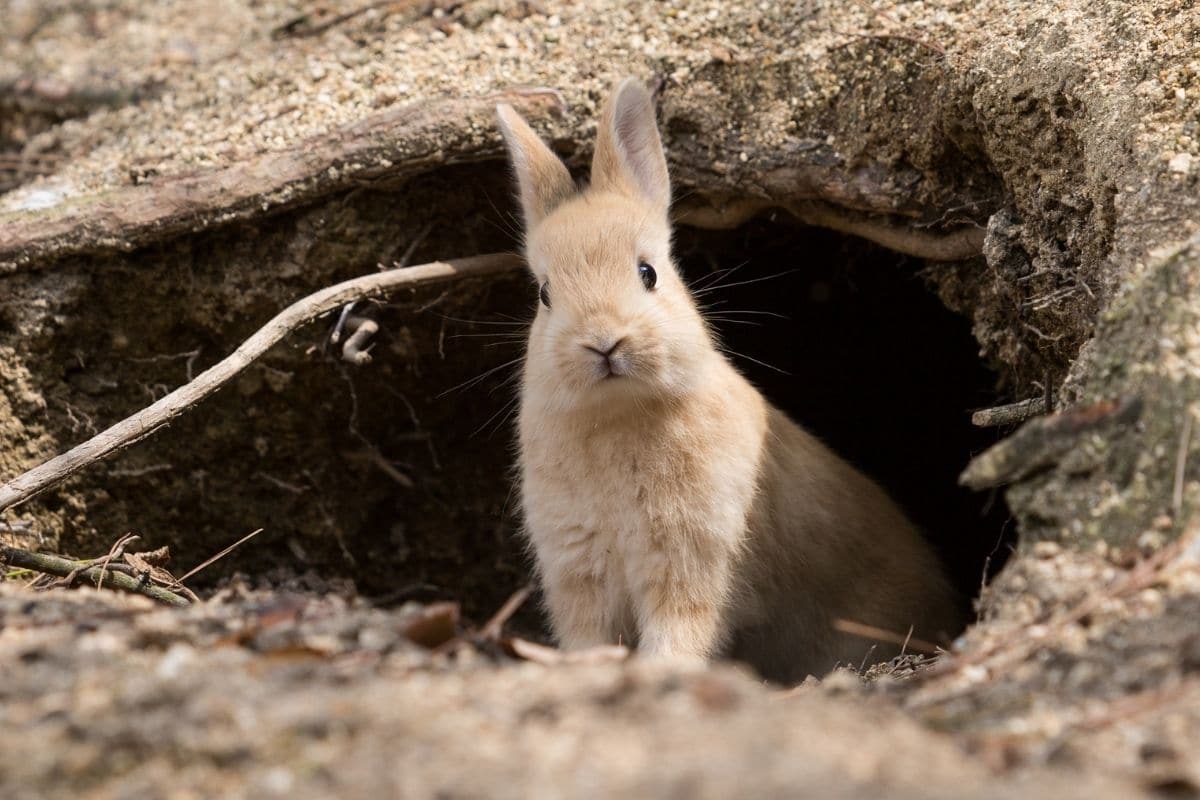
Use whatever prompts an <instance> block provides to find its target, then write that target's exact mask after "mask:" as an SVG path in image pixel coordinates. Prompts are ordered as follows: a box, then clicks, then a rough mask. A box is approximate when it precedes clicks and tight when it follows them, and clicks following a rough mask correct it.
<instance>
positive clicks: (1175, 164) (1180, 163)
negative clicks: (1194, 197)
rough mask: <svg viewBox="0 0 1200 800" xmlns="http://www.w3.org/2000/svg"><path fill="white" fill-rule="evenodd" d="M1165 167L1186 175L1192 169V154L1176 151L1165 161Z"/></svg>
mask: <svg viewBox="0 0 1200 800" xmlns="http://www.w3.org/2000/svg"><path fill="white" fill-rule="evenodd" d="M1167 169H1169V170H1171V172H1175V173H1178V174H1180V175H1186V174H1187V173H1188V172H1190V171H1191V169H1192V154H1191V153H1176V154H1175V155H1174V156H1172V157H1171V160H1170V161H1168V162H1167Z"/></svg>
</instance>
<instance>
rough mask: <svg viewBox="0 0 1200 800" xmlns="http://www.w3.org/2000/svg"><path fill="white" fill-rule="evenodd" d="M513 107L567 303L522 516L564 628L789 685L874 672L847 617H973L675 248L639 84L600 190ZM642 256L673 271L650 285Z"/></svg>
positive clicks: (604, 159) (604, 163)
mask: <svg viewBox="0 0 1200 800" xmlns="http://www.w3.org/2000/svg"><path fill="white" fill-rule="evenodd" d="M498 113H499V117H500V124H501V129H502V132H503V133H504V136H505V139H506V141H507V143H508V146H509V150H510V152H511V155H512V161H513V165H514V169H515V171H516V175H517V182H518V185H519V190H520V195H521V202H522V206H523V208H524V211H525V217H526V228H527V238H526V255H527V258H528V262H529V266H530V269H531V270H532V271H533V274H534V276H535V278H536V280H537V282H538V285H539V286H541V285H542V284H544V283H548V285H547V293H548V296H549V298H550V301H551V303H550V308H549V309H547V308H545V307H544V306H542V305H540V304H539V310H538V314H537V317H536V319H535V320H534V322H533V325H532V329H531V331H530V334H529V345H528V351H527V354H526V359H525V368H524V376H523V378H524V382H523V387H522V393H521V412H520V421H519V439H520V454H521V459H520V466H521V497H522V505H523V509H524V515H525V530H526V532H527V535H528V538H529V541H530V543H531V545H532V547H533V550H534V553H535V555H536V560H537V566H538V571H539V573H540V577H541V581H542V584H543V587H544V589H545V594H546V602H547V606H548V609H549V612H550V616H551V620H552V623H553V627H554V631H555V633H556V635H557V636H558V638H559V640H560V642H561V644H562V645H563V646H565V647H568V648H580V647H587V646H590V645H598V644H602V643H608V642H616V641H623V642H626V643H631V644H636V645H637V647H638V649H639V651H640V652H641V653H642V654H643V655H651V656H658V657H664V658H671V659H683V660H696V661H700V660H705V659H709V658H711V657H714V656H718V655H722V654H728V655H732V656H733V657H736V658H739V659H742V660H745V661H748V662H749V663H751V664H752V665H754V666H755V667H756V668H758V669H759V671H760V672H762V673H763V674H764V675H766V676H768V677H771V678H774V679H777V680H784V681H789V680H797V679H801V678H803V677H804V676H805V675H806V674H808V673H817V674H820V673H822V672H824V671H826V670H828V669H830V668H832V667H833V666H834V665H835V664H836V663H838V662H844V663H845V662H848V663H852V664H854V665H856V666H857V664H858V663H859V661H860V660H861V659H863V657H864V656H865V655H866V654H867V652H868V651H869V649H870V648H871V647H872V646H873V645H875V644H876V643H873V642H870V641H867V640H864V639H862V638H857V637H853V636H848V635H844V634H839V633H838V632H836V631H835V630H834V628H833V627H832V622H833V620H835V619H838V618H844V619H849V620H853V621H856V622H860V623H865V624H868V625H873V626H876V627H878V628H882V629H885V630H888V631H894V632H897V633H899V634H901V635H904V634H906V633H907V632H908V631H909V628H910V626H913V627H915V630H916V635H918V636H921V637H923V638H937V637H939V636H944V635H945V634H953V633H955V632H956V631H957V627H958V610H957V608H956V601H955V596H954V593H953V591H952V590H951V589H950V586H949V584H948V583H947V581H946V579H945V577H944V575H943V573H942V569H941V566H940V565H939V563H938V559H937V558H936V556H935V555H934V554H933V553H932V552H931V551H930V549H929V548H928V546H927V545H926V544H925V542H924V541H923V540H922V538H921V536H920V534H919V533H918V532H917V531H916V530H915V528H914V527H913V525H912V524H911V523H910V522H909V521H908V520H907V519H906V518H905V516H904V514H903V513H902V512H901V511H900V510H899V508H897V506H896V505H895V504H894V503H893V502H892V501H891V500H890V499H889V498H888V497H887V495H886V494H885V493H884V492H883V491H882V490H881V489H880V488H879V487H878V486H876V485H875V484H874V483H872V482H871V481H870V480H869V479H868V478H866V477H864V476H863V475H861V474H860V473H858V472H856V471H855V470H854V469H853V468H852V467H850V466H849V465H848V464H846V463H845V462H844V461H842V460H841V459H839V458H838V457H837V456H836V455H834V454H833V453H832V452H830V451H829V450H828V449H826V448H825V447H824V446H823V445H822V444H821V443H820V442H818V441H817V440H816V439H815V438H813V437H812V436H811V435H809V434H808V433H806V432H805V431H803V430H802V429H800V428H799V427H798V426H796V425H795V424H794V423H792V422H791V421H790V420H789V419H787V417H786V416H785V415H784V414H783V413H782V412H780V411H778V410H776V409H774V408H772V407H771V406H770V405H769V404H768V403H767V402H766V401H765V400H764V399H763V397H762V396H761V395H760V394H759V393H758V391H757V390H756V389H755V388H754V387H753V386H751V385H750V384H749V383H748V382H747V381H746V380H745V379H744V378H743V377H742V376H741V375H740V374H739V373H738V372H737V370H735V369H734V368H733V366H731V365H730V364H729V363H728V362H727V361H726V360H725V358H724V357H723V356H722V355H721V354H720V352H719V351H718V350H717V348H716V346H715V343H714V341H713V338H712V335H711V333H710V331H709V329H708V326H707V325H706V324H705V321H704V319H703V317H702V316H701V314H700V312H699V311H698V309H697V307H696V304H695V302H694V300H693V299H692V296H691V294H690V293H689V291H688V289H687V287H686V286H685V285H684V283H683V281H682V280H681V278H680V275H679V273H678V270H677V268H676V267H675V266H674V264H673V262H672V260H671V252H670V250H671V248H670V239H671V228H670V223H669V221H668V216H667V214H668V206H669V203H670V188H669V182H668V178H667V166H666V160H665V157H664V155H663V150H662V143H661V141H660V140H659V136H658V130H657V127H656V124H655V120H654V110H653V105H652V103H651V99H650V96H649V94H648V93H647V92H646V90H645V89H644V88H643V87H642V86H641V84H639V83H638V82H636V81H633V80H626V81H625V82H624V83H622V84H621V85H620V86H619V87H618V89H617V90H616V92H615V93H614V95H613V97H612V99H611V100H610V101H609V103H608V105H607V107H606V109H605V112H604V114H603V116H602V118H601V120H600V125H599V132H598V138H597V143H596V153H595V157H594V160H593V166H592V181H591V187H590V188H589V189H587V190H585V191H582V192H580V191H577V190H576V188H575V187H574V185H573V184H572V183H571V179H570V176H569V174H568V173H567V170H566V168H565V167H564V166H563V164H562V162H561V161H559V159H558V158H557V157H556V156H555V155H554V154H553V153H552V152H551V151H550V149H549V148H548V147H547V146H546V145H545V144H544V143H543V142H542V141H541V140H540V139H539V138H538V137H537V135H536V134H535V133H534V132H533V131H532V129H530V128H529V126H528V125H527V124H526V123H525V122H524V121H523V120H522V119H521V118H520V116H519V115H517V114H516V112H514V111H513V110H512V109H511V108H509V107H507V106H501V107H500V108H499V109H498ZM640 261H645V262H648V263H649V264H650V265H652V266H653V267H654V269H655V270H656V271H657V276H658V280H657V285H656V286H655V287H654V288H653V289H651V290H647V289H646V288H645V286H644V285H643V283H642V280H641V278H640V277H639V272H638V264H639V262H640ZM614 343H618V344H617V346H616V349H615V350H613V351H612V353H611V356H610V363H611V367H608V366H606V365H605V357H604V355H602V353H603V352H604V351H605V350H607V349H608V348H609V347H610V346H612V345H613V344H614ZM589 348H593V349H589ZM597 351H599V352H597ZM609 369H611V370H612V371H613V372H614V373H615V374H613V375H611V376H608V377H605V375H606V373H607V372H608V371H609ZM893 650H894V648H889V647H887V646H881V647H880V648H879V649H877V650H876V651H875V654H876V655H877V656H879V657H880V658H883V657H886V656H887V655H888V654H890V653H891V652H892V651H893Z"/></svg>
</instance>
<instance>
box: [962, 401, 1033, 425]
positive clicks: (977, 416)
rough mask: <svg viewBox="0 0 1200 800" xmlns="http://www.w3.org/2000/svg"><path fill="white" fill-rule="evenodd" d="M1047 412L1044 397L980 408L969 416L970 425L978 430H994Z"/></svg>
mask: <svg viewBox="0 0 1200 800" xmlns="http://www.w3.org/2000/svg"><path fill="white" fill-rule="evenodd" d="M1048 412H1049V408H1048V407H1047V405H1046V398H1045V397H1033V398H1030V399H1029V400H1020V401H1018V402H1016V403H1009V404H1008V405H1004V406H996V407H995V408H981V409H980V410H978V411H976V412H975V413H974V414H972V415H971V424H972V425H974V426H976V427H978V428H996V427H999V426H1001V425H1018V424H1020V423H1022V422H1024V421H1025V420H1028V419H1033V418H1034V417H1040V416H1041V415H1042V414H1046V413H1048Z"/></svg>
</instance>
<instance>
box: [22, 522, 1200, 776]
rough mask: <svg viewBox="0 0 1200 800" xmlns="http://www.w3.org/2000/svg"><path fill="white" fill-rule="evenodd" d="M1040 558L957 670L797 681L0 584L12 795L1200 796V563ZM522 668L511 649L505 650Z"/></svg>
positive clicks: (503, 637) (285, 603)
mask: <svg viewBox="0 0 1200 800" xmlns="http://www.w3.org/2000/svg"><path fill="white" fill-rule="evenodd" d="M1197 541H1198V540H1196V539H1194V538H1189V539H1186V540H1184V545H1183V546H1181V547H1177V548H1175V549H1173V550H1172V551H1171V553H1170V554H1169V558H1162V559H1160V560H1159V561H1157V562H1145V561H1142V562H1139V563H1138V564H1136V565H1126V566H1120V565H1116V564H1113V563H1111V562H1110V561H1109V560H1108V559H1105V558H1104V557H1102V556H1100V555H1096V554H1091V555H1082V554H1073V555H1069V556H1064V554H1063V553H1061V552H1060V551H1058V550H1057V549H1054V548H1053V547H1042V548H1039V550H1038V552H1037V553H1035V554H1032V555H1031V556H1030V557H1029V558H1028V559H1025V560H1023V561H1021V562H1020V563H1019V564H1017V565H1015V566H1013V567H1011V568H1010V569H1008V570H1007V571H1006V572H1005V573H1004V575H1003V576H1002V578H1001V579H1000V580H999V581H998V582H997V583H996V584H995V585H994V586H993V587H992V588H991V589H989V604H990V607H991V608H992V609H993V612H992V613H993V614H994V617H995V619H992V620H989V621H986V622H985V623H984V624H982V625H980V626H977V627H976V628H975V629H974V630H973V631H972V632H971V633H970V634H969V635H968V636H967V637H966V638H965V639H964V640H963V641H962V642H960V643H959V646H958V647H957V648H956V652H955V654H954V655H953V656H952V657H951V656H944V657H942V658H941V659H939V660H937V661H935V662H933V663H932V664H930V663H928V662H924V663H923V662H921V660H920V659H917V660H914V659H912V658H911V657H910V658H908V659H906V660H904V661H902V662H899V663H896V664H892V665H887V666H880V667H876V668H875V669H873V670H871V671H870V672H869V673H868V674H867V676H866V680H865V681H864V679H863V678H862V677H861V676H860V675H859V674H858V673H857V672H856V671H854V670H851V669H846V670H842V671H839V672H836V673H834V674H833V675H831V676H828V677H826V678H825V679H824V680H823V681H821V682H817V681H815V680H810V681H809V682H807V683H805V684H804V685H802V686H800V687H795V688H784V687H775V686H769V685H765V684H763V683H762V682H760V681H758V680H756V679H755V678H754V677H753V676H752V675H750V674H748V673H746V672H745V671H742V670H740V669H735V668H733V667H730V666H716V667H714V668H712V669H709V670H703V671H690V672H678V671H676V670H673V669H671V668H670V667H668V666H661V665H655V664H652V663H641V662H638V661H637V660H636V659H630V658H627V657H626V656H625V654H624V653H622V652H620V651H619V650H615V651H614V650H606V651H590V652H587V653H584V654H579V655H578V656H577V657H575V658H573V659H568V658H566V657H565V656H562V655H561V654H558V653H556V651H553V650H548V649H541V648H536V647H534V646H533V645H528V644H526V645H524V647H523V648H522V647H521V645H522V640H515V642H514V639H513V638H512V637H511V636H510V635H508V634H507V633H502V634H500V635H495V633H494V632H493V633H488V632H486V631H485V630H481V627H486V626H472V625H470V624H468V623H466V622H465V621H462V620H459V619H457V614H456V611H455V609H454V608H452V607H447V606H445V605H443V606H439V607H428V606H421V605H420V604H417V603H408V604H405V605H402V606H400V607H398V608H391V609H382V608H379V607H373V606H372V605H371V604H368V603H366V602H364V601H362V600H359V599H356V598H355V597H354V596H353V595H352V594H350V593H349V592H348V590H347V587H346V586H344V585H340V586H339V585H333V586H331V585H328V584H326V583H324V582H323V581H321V580H320V579H319V578H315V577H313V576H308V577H301V578H291V579H284V578H281V577H280V576H278V575H277V576H275V578H274V579H273V580H271V581H258V582H257V583H258V586H257V587H252V586H251V584H250V583H248V582H247V581H245V580H235V581H233V582H232V583H230V584H229V585H227V586H226V587H225V588H224V589H221V590H219V591H217V592H216V593H215V595H213V596H212V597H210V598H209V599H208V600H207V601H205V602H204V603H202V604H199V605H197V606H195V607H194V608H190V609H187V610H184V611H178V610H174V609H164V608H162V607H161V606H156V605H153V604H152V603H151V602H150V601H148V600H145V599H144V598H140V597H128V596H122V595H117V594H114V593H109V592H97V591H96V590H94V589H82V590H78V591H68V590H62V589H58V590H52V591H50V592H43V593H35V592H32V591H30V590H27V589H21V588H20V587H19V585H18V584H16V583H15V582H12V581H10V582H9V583H7V584H5V585H4V586H3V587H2V588H0V669H2V671H3V674H4V675H5V680H4V682H3V684H0V700H2V703H0V739H2V741H3V744H4V752H5V759H4V766H3V771H2V772H0V786H2V787H3V790H4V794H5V796H6V797H14V798H23V797H30V798H33V797H51V796H63V797H66V796H71V797H79V796H86V797H133V796H146V795H150V796H166V797H207V796H213V795H221V796H229V797H269V796H288V797H328V796H341V797H350V796H354V797H358V796H367V795H372V796H377V795H381V794H382V795H384V796H387V795H400V796H405V797H434V796H436V797H561V796H564V795H571V796H581V797H615V796H630V795H634V796H655V797H659V796H668V797H675V796H681V797H682V796H687V797H714V798H715V797H729V796H731V795H738V796H772V797H777V796H795V797H847V798H851V797H863V798H866V797H879V796H888V797H914V798H916V797H946V798H951V797H967V796H971V797H1011V796H1018V795H1019V796H1022V797H1094V798H1106V797H1113V798H1118V797H1122V798H1124V797H1134V796H1140V795H1142V794H1145V795H1148V796H1149V795H1153V796H1173V797H1177V796H1190V795H1191V794H1192V793H1194V792H1196V791H1197V786H1198V785H1200V774H1198V773H1197V771H1196V762H1195V759H1194V757H1193V755H1194V753H1195V752H1196V750H1197V748H1198V747H1200V702H1198V701H1200V681H1198V680H1197V677H1196V672H1197V671H1198V670H1200V649H1198V647H1200V637H1198V636H1197V633H1196V632H1195V625H1194V620H1195V616H1196V613H1197V611H1198V610H1200V549H1198V546H1197ZM517 652H519V653H524V654H525V655H526V656H527V657H528V658H529V660H522V659H521V658H520V657H517V656H515V654H514V653H517Z"/></svg>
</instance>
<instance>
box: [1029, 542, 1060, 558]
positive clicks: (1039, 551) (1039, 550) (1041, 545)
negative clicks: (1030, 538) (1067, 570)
mask: <svg viewBox="0 0 1200 800" xmlns="http://www.w3.org/2000/svg"><path fill="white" fill-rule="evenodd" d="M1061 552H1062V548H1061V547H1059V546H1058V543H1057V542H1037V543H1036V544H1034V546H1033V555H1034V556H1035V557H1036V558H1054V557H1055V556H1056V555H1058V554H1059V553H1061Z"/></svg>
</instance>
